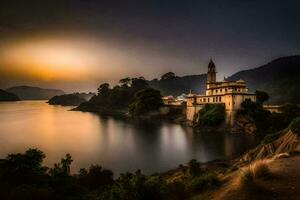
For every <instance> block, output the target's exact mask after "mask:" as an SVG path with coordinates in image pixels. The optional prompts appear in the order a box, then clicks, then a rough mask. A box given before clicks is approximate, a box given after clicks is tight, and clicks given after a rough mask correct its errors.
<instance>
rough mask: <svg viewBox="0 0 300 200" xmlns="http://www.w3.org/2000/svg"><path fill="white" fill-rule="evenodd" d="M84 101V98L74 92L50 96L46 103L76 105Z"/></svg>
mask: <svg viewBox="0 0 300 200" xmlns="http://www.w3.org/2000/svg"><path fill="white" fill-rule="evenodd" d="M85 101H86V100H85V99H83V98H81V97H80V96H78V95H76V94H63V95H60V96H54V97H52V98H51V99H50V100H49V101H48V102H47V103H49V104H50V105H61V106H78V105H80V104H81V103H83V102H85Z"/></svg>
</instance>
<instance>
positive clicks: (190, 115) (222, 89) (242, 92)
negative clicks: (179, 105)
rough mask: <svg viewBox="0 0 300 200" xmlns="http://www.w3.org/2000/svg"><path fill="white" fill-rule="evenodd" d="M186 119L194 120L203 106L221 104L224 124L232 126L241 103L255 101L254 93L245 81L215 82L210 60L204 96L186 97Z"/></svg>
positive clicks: (192, 95) (213, 65) (213, 68)
mask: <svg viewBox="0 0 300 200" xmlns="http://www.w3.org/2000/svg"><path fill="white" fill-rule="evenodd" d="M186 98H187V108H186V118H187V120H189V121H194V120H195V115H196V114H197V113H198V112H199V111H200V110H201V109H202V108H203V106H204V105H205V104H223V105H224V106H225V111H226V123H228V124H233V122H234V116H235V113H236V111H237V110H238V109H240V107H241V103H242V102H243V101H245V100H247V99H249V100H251V101H254V102H255V101H256V96H255V94H254V93H250V92H249V91H248V88H247V86H246V83H245V81H243V80H238V81H229V80H227V79H225V78H224V80H223V81H221V82H217V81H216V67H215V64H214V63H213V61H212V60H211V61H210V62H209V64H208V72H207V82H206V94H205V95H200V94H192V93H190V94H189V95H187V97H186Z"/></svg>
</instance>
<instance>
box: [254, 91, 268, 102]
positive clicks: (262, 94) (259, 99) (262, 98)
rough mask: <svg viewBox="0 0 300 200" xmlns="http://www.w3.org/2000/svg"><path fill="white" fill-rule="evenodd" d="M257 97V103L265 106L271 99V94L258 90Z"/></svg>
mask: <svg viewBox="0 0 300 200" xmlns="http://www.w3.org/2000/svg"><path fill="white" fill-rule="evenodd" d="M255 95H256V102H257V103H260V104H263V103H264V102H265V101H268V100H269V99H270V96H269V94H268V93H266V92H264V91H259V90H256V91H255Z"/></svg>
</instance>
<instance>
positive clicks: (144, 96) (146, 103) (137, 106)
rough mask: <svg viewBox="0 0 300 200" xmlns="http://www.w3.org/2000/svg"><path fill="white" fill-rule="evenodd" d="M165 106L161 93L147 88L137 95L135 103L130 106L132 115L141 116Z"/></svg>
mask: <svg viewBox="0 0 300 200" xmlns="http://www.w3.org/2000/svg"><path fill="white" fill-rule="evenodd" d="M162 105H163V102H162V99H161V94H160V91H158V90H155V89H152V88H147V89H144V90H141V91H139V92H137V93H136V94H135V97H134V100H133V102H132V103H131V104H130V105H129V112H130V114H132V115H141V114H145V113H148V112H152V111H157V110H158V109H159V108H160V107H161V106H162Z"/></svg>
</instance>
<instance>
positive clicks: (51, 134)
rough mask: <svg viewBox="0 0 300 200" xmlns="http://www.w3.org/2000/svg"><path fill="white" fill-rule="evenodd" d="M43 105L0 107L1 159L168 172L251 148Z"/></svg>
mask: <svg viewBox="0 0 300 200" xmlns="http://www.w3.org/2000/svg"><path fill="white" fill-rule="evenodd" d="M69 109H70V108H68V107H61V106H49V105H47V104H46V103H45V102H41V101H22V102H14V103H0V119H1V121H0V156H1V157H3V156H6V155H7V154H8V153H13V152H20V151H25V150H26V149H28V148H39V149H41V150H43V151H44V152H45V153H46V155H47V158H46V160H45V164H47V165H50V166H51V165H52V164H53V163H54V162H58V161H59V160H60V158H61V157H62V156H63V155H64V154H66V153H71V155H72V156H73V158H74V163H73V166H72V167H73V172H75V171H77V170H78V169H79V168H81V167H88V166H89V165H90V164H101V165H103V166H104V167H107V168H110V169H112V170H114V172H115V173H120V172H124V171H135V170H136V169H138V168H139V169H142V170H143V171H144V172H146V173H153V172H158V171H164V170H168V169H170V168H174V167H177V166H178V165H179V164H182V163H186V162H188V161H189V160H190V159H192V158H196V159H198V160H200V161H202V162H206V161H210V160H214V159H223V158H226V157H231V156H234V155H237V154H240V153H241V152H243V151H244V150H245V149H246V148H248V147H249V146H251V145H253V144H254V143H255V140H254V139H253V138H252V137H251V136H245V135H237V134H224V133H194V132H193V130H192V129H191V128H188V127H182V126H180V125H176V124H170V123H162V122H153V121H131V120H128V119H123V118H112V117H103V116H98V115H95V114H91V113H83V112H74V111H68V110H69Z"/></svg>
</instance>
